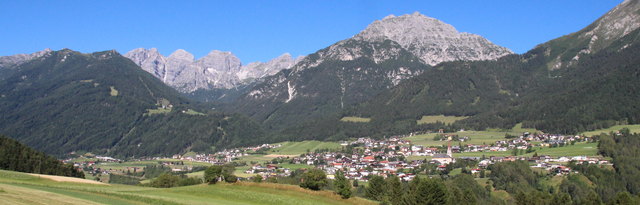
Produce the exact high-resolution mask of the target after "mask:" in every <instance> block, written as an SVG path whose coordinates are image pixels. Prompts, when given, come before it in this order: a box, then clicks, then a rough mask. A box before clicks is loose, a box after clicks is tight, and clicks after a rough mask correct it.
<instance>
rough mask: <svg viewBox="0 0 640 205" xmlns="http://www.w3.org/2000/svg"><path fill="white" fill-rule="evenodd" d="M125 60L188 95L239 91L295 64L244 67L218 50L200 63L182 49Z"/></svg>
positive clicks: (285, 60)
mask: <svg viewBox="0 0 640 205" xmlns="http://www.w3.org/2000/svg"><path fill="white" fill-rule="evenodd" d="M124 56H125V57H127V58H129V59H131V60H132V61H133V62H134V63H136V64H138V65H139V66H140V67H141V68H142V69H143V70H145V71H147V72H149V73H151V74H152V75H154V76H155V77H157V78H159V79H161V80H162V81H163V82H164V83H166V84H167V85H169V86H171V87H173V88H175V89H177V90H178V91H180V92H185V93H190V92H193V91H196V90H198V89H214V88H227V89H228V88H233V87H237V86H238V85H242V84H244V83H250V82H253V80H255V79H259V78H263V77H266V76H270V75H273V74H275V73H277V72H279V71H280V70H282V69H288V68H290V67H291V66H293V65H294V64H295V62H296V60H294V59H293V58H291V55H289V54H284V55H282V56H280V57H278V58H276V59H273V60H271V61H269V62H267V63H261V62H255V63H250V64H248V65H247V66H243V65H242V63H241V62H240V59H238V57H236V56H235V55H233V53H231V52H223V51H218V50H214V51H211V52H209V54H207V55H206V56H204V57H202V58H200V59H197V60H196V59H195V57H194V56H193V54H191V53H189V52H187V51H185V50H182V49H178V50H176V51H175V52H173V53H172V54H171V55H169V56H168V57H165V56H162V54H160V53H159V52H158V50H157V49H155V48H151V49H144V48H137V49H134V50H132V51H129V52H128V53H126V54H125V55H124Z"/></svg>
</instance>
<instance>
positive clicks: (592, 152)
mask: <svg viewBox="0 0 640 205" xmlns="http://www.w3.org/2000/svg"><path fill="white" fill-rule="evenodd" d="M534 150H535V151H534V152H531V153H525V154H522V155H518V156H528V157H531V156H533V154H534V153H536V152H537V153H538V155H550V156H553V157H562V156H598V143H576V144H575V145H568V146H564V147H556V148H548V147H545V148H539V147H538V148H534ZM482 155H484V156H485V157H490V156H495V157H506V156H513V153H512V152H511V151H506V152H462V153H453V156H454V157H482Z"/></svg>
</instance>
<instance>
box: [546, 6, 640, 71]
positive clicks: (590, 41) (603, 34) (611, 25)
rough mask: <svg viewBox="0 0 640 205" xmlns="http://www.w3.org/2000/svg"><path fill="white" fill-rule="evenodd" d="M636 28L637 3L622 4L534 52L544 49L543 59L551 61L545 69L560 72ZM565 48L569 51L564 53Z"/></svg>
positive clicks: (639, 23) (639, 24)
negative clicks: (576, 30) (544, 56)
mask: <svg viewBox="0 0 640 205" xmlns="http://www.w3.org/2000/svg"><path fill="white" fill-rule="evenodd" d="M638 28H640V1H639V0H625V1H624V2H622V3H621V4H619V5H617V6H616V7H614V8H613V9H611V10H610V11H609V12H607V13H606V14H604V15H603V16H602V17H600V18H599V19H598V20H596V21H595V22H593V23H591V25H589V26H587V27H586V28H584V29H582V30H580V31H578V32H575V33H572V34H569V35H567V36H563V37H560V38H557V39H554V40H551V41H549V42H546V43H544V44H540V45H538V46H537V47H536V48H543V49H545V55H547V56H550V57H552V58H554V60H553V61H552V62H550V63H549V65H548V68H549V69H551V70H555V69H562V68H566V67H569V66H572V65H575V64H577V63H578V62H579V61H580V60H581V58H582V57H583V56H585V55H589V54H593V53H596V52H598V51H599V50H601V49H603V48H606V47H608V46H609V45H610V44H611V43H612V42H614V41H616V40H618V39H621V38H622V37H624V36H626V35H627V34H629V33H631V32H632V31H634V30H636V29H638ZM569 47H570V48H573V49H566V48H569ZM552 55H555V56H552ZM571 56H573V57H571Z"/></svg>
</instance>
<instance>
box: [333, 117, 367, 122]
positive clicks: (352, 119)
mask: <svg viewBox="0 0 640 205" xmlns="http://www.w3.org/2000/svg"><path fill="white" fill-rule="evenodd" d="M340 121H342V122H370V121H371V118H364V117H343V118H342V119H340Z"/></svg>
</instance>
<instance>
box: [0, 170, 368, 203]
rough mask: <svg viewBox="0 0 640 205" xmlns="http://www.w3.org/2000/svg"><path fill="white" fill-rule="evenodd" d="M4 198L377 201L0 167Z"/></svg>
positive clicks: (281, 188)
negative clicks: (90, 179) (74, 178)
mask: <svg viewBox="0 0 640 205" xmlns="http://www.w3.org/2000/svg"><path fill="white" fill-rule="evenodd" d="M0 198H2V199H3V200H2V201H1V202H0V204H2V203H8V204H373V203H372V202H370V201H367V200H365V199H361V198H352V199H348V200H343V199H340V197H339V196H338V195H335V194H334V193H332V192H329V191H310V190H304V189H302V188H299V187H297V186H292V185H282V184H269V183H262V184H256V183H247V182H241V183H236V184H225V183H220V184H216V185H205V184H202V185H195V186H186V187H177V188H169V189H160V188H149V187H139V186H127V185H115V184H104V185H102V184H86V183H72V182H56V181H52V180H49V179H44V178H40V177H37V176H32V175H29V174H25V173H20V172H12V171H4V170H0Z"/></svg>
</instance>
